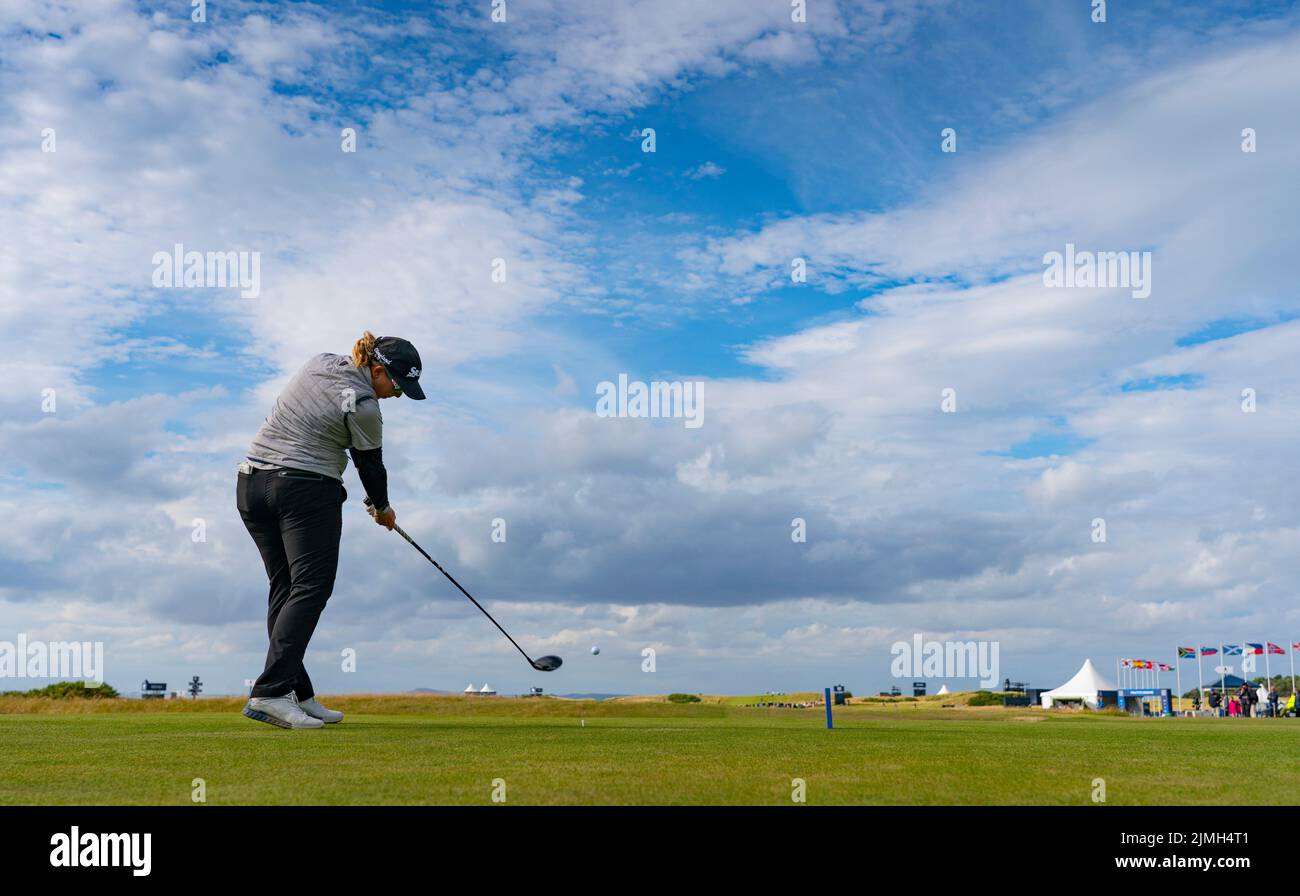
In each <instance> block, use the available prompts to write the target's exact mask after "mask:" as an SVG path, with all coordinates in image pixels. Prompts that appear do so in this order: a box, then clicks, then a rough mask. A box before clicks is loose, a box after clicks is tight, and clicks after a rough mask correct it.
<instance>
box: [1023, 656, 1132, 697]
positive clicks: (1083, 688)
mask: <svg viewBox="0 0 1300 896" xmlns="http://www.w3.org/2000/svg"><path fill="white" fill-rule="evenodd" d="M1114 690H1116V687H1115V685H1113V684H1111V683H1110V682H1109V681H1108V680H1106V678H1105V677H1104V676H1103V675H1102V674H1101V673H1100V672H1098V671H1097V667H1096V666H1094V665H1093V664H1092V660H1091V659H1086V660H1084V661H1083V665H1082V666H1080V667H1079V671H1078V672H1076V673H1074V677H1073V678H1071V679H1070V680H1069V681H1067V682H1066V683H1065V684H1063V685H1061V686H1060V687H1059V688H1056V689H1055V690H1051V691H1048V692H1047V693H1045V694H1043V695H1042V697H1041V700H1042V702H1043V706H1044V707H1045V708H1047V709H1051V708H1052V704H1053V703H1059V702H1062V701H1065V700H1081V701H1083V702H1084V703H1086V704H1087V705H1089V706H1091V707H1092V708H1093V709H1096V708H1098V707H1099V706H1101V696H1100V692H1101V691H1114Z"/></svg>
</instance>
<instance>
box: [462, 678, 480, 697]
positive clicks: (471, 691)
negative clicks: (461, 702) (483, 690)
mask: <svg viewBox="0 0 1300 896" xmlns="http://www.w3.org/2000/svg"><path fill="white" fill-rule="evenodd" d="M462 693H465V694H477V693H478V691H476V690H474V682H472V681H471V682H470V683H469V684H467V685H465V690H464V691H462Z"/></svg>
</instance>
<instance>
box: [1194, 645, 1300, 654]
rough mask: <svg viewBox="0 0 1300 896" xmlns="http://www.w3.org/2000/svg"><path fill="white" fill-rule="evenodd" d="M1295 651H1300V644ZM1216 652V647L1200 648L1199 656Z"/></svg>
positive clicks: (1217, 649)
mask: <svg viewBox="0 0 1300 896" xmlns="http://www.w3.org/2000/svg"><path fill="white" fill-rule="evenodd" d="M1295 649H1296V650H1300V644H1297V645H1296V646H1295ZM1218 652H1219V648H1217V647H1202V648H1201V656H1215V655H1216V654H1218Z"/></svg>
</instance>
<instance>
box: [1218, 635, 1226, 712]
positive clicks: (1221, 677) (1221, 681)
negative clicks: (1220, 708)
mask: <svg viewBox="0 0 1300 896" xmlns="http://www.w3.org/2000/svg"><path fill="white" fill-rule="evenodd" d="M1224 659H1225V654H1224V652H1223V642H1222V641H1220V642H1219V668H1220V669H1223V670H1225V671H1223V672H1220V673H1219V690H1220V691H1222V692H1223V699H1224V700H1225V701H1227V699H1228V673H1227V671H1226V670H1227V668H1228V664H1227V663H1225V662H1224Z"/></svg>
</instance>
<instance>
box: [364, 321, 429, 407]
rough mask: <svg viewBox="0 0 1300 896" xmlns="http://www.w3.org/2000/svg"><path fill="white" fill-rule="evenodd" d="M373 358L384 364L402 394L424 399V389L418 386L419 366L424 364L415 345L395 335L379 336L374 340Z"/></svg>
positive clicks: (419, 399) (417, 399)
mask: <svg viewBox="0 0 1300 896" xmlns="http://www.w3.org/2000/svg"><path fill="white" fill-rule="evenodd" d="M375 360H376V361H378V362H379V363H380V364H382V365H384V370H387V371H388V375H389V376H391V377H392V378H393V382H395V383H397V388H398V389H401V390H402V394H403V395H409V396H410V397H411V398H414V399H415V400H416V401H423V400H424V390H423V389H421V388H420V368H421V367H423V366H424V365H423V363H422V362H421V361H420V353H419V352H417V351H416V350H415V346H413V345H411V343H409V342H407V341H406V340H405V339H399V338H397V337H396V336H380V337H379V338H378V339H376V340H375Z"/></svg>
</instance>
